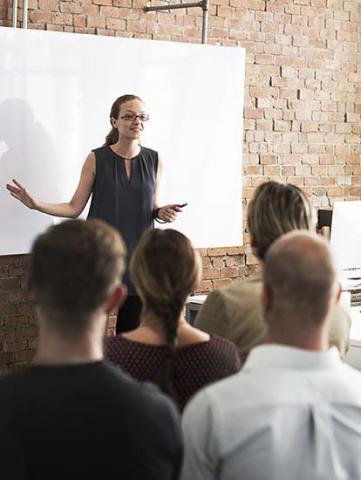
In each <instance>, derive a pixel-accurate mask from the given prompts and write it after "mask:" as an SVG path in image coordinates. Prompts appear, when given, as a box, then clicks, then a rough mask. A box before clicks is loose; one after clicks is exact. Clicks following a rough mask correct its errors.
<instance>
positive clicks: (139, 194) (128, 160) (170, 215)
mask: <svg viewBox="0 0 361 480" xmlns="http://www.w3.org/2000/svg"><path fill="white" fill-rule="evenodd" d="M148 120H149V115H148V113H146V110H145V105H144V102H143V101H142V99H141V98H139V97H137V96H136V95H123V96H121V97H119V98H117V99H116V100H115V102H114V103H113V105H112V108H111V111H110V124H111V130H110V132H109V133H108V135H107V136H106V139H105V144H104V145H103V146H102V147H100V148H96V149H94V150H93V151H92V152H91V153H89V155H88V156H87V158H86V159H85V162H84V164H83V168H82V171H81V175H80V180H79V184H78V187H77V189H76V191H75V193H74V195H73V197H72V199H71V200H70V202H67V203H56V204H50V203H44V202H41V201H38V200H37V199H35V198H34V197H33V196H32V195H31V194H30V193H29V192H28V191H27V190H26V188H25V187H23V186H22V185H21V184H20V183H19V182H17V181H16V180H13V183H12V184H8V185H7V189H8V190H9V191H10V194H11V195H12V196H13V197H15V198H16V199H17V200H19V201H20V202H22V203H23V204H24V205H26V206H27V207H28V208H30V209H35V210H38V211H39V212H42V213H46V214H49V215H53V216H58V217H68V218H76V217H78V216H79V215H80V214H81V212H82V211H83V209H84V207H85V205H86V203H87V201H88V199H89V197H90V195H92V200H91V205H90V209H89V215H88V218H89V217H92V218H98V219H101V220H104V221H106V222H108V223H109V224H110V225H112V226H113V227H115V228H117V229H118V231H119V232H120V233H121V235H122V237H123V239H124V241H125V243H126V246H127V250H128V259H130V257H131V255H132V253H133V250H134V248H135V247H136V245H137V243H138V240H139V238H140V237H141V235H142V233H143V232H144V231H146V230H148V229H149V228H151V227H152V226H153V221H154V219H156V220H157V219H159V220H160V221H161V222H163V223H164V222H173V221H174V220H175V218H176V216H177V213H178V212H180V211H182V209H181V207H180V205H177V204H173V205H166V206H164V207H159V205H158V198H157V193H158V190H159V180H160V174H161V170H162V165H161V163H160V161H159V158H158V153H157V152H156V151H154V150H151V149H150V148H146V147H143V146H142V145H141V144H140V138H141V134H142V132H143V129H144V124H145V123H146V122H147V121H148ZM124 281H125V284H126V286H127V287H128V298H127V300H126V302H125V304H124V305H123V307H122V309H121V310H120V312H119V314H118V321H117V332H120V331H129V330H132V329H134V328H136V327H137V326H138V324H139V315H140V311H141V302H140V299H139V297H138V296H137V295H136V292H135V289H134V287H133V285H132V283H131V282H130V280H129V277H128V275H127V273H126V275H125V279H124Z"/></svg>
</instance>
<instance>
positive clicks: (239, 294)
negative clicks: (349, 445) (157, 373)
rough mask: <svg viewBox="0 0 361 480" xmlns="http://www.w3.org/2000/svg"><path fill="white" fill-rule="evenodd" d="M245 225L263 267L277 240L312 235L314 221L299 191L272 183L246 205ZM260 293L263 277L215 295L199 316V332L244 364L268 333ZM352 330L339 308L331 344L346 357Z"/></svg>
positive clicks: (238, 284)
mask: <svg viewBox="0 0 361 480" xmlns="http://www.w3.org/2000/svg"><path fill="white" fill-rule="evenodd" d="M247 223H248V231H249V234H250V240H251V246H252V249H253V252H254V254H255V255H256V256H257V257H258V259H259V261H260V263H261V266H262V264H263V261H264V258H265V255H266V253H267V250H268V248H269V247H270V245H271V244H272V243H273V242H274V241H275V240H277V238H279V237H280V236H281V235H283V234H285V233H287V232H290V231H293V230H300V229H306V230H310V231H312V232H314V231H315V223H316V217H315V215H314V211H313V208H312V206H311V204H310V202H309V200H308V198H307V197H306V195H305V194H304V192H303V191H302V190H301V189H300V188H298V187H297V186H295V185H291V184H282V183H278V182H274V181H270V182H266V183H263V184H262V185H260V186H259V187H258V188H257V189H256V192H255V194H254V197H253V199H252V200H251V202H250V204H249V206H248V212H247ZM261 290H262V272H260V273H257V274H255V275H252V276H250V277H247V278H244V279H240V280H238V281H236V282H234V283H232V284H231V285H228V286H226V287H224V288H221V289H218V290H214V291H213V292H211V293H210V294H209V295H208V298H207V300H206V302H205V303H204V305H203V307H202V308H201V309H200V312H199V313H198V315H197V317H196V321H195V325H196V327H198V328H200V329H201V330H204V331H205V332H208V333H213V334H215V335H220V336H221V337H224V338H227V339H228V340H231V341H232V342H234V343H235V345H236V346H237V347H238V352H239V355H240V358H241V361H242V363H243V362H244V361H245V359H246V358H247V355H248V353H249V351H250V350H251V348H252V347H254V346H255V345H258V344H260V343H262V341H263V340H264V338H265V336H266V334H267V325H266V323H265V322H264V319H263V315H262V306H261ZM350 326H351V319H350V315H349V313H348V312H347V310H346V309H345V308H343V307H341V306H338V307H337V308H336V309H335V311H334V314H333V316H332V319H331V328H330V336H329V342H330V344H331V345H336V346H337V348H338V349H339V352H340V354H341V356H342V357H344V356H345V354H346V352H347V350H348V347H349V334H350Z"/></svg>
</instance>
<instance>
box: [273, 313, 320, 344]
mask: <svg viewBox="0 0 361 480" xmlns="http://www.w3.org/2000/svg"><path fill="white" fill-rule="evenodd" d="M267 323H268V326H269V329H268V334H267V336H266V339H265V343H279V344H281V345H287V346H290V347H295V348H302V349H304V350H313V351H324V350H327V349H328V348H329V344H328V330H327V328H326V326H325V324H322V325H321V326H319V327H310V326H307V327H305V326H301V327H298V326H297V325H296V322H294V323H293V325H292V330H291V331H290V326H289V325H288V326H287V325H286V324H285V323H282V322H279V318H277V321H274V322H272V320H271V321H268V322H267ZM301 325H302V324H301Z"/></svg>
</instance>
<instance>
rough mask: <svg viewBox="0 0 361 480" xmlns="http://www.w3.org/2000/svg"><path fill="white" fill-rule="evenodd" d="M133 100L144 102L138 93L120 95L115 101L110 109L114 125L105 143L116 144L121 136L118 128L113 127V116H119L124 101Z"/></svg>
mask: <svg viewBox="0 0 361 480" xmlns="http://www.w3.org/2000/svg"><path fill="white" fill-rule="evenodd" d="M131 100H139V101H140V102H142V103H144V102H143V100H142V99H141V98H140V97H137V95H130V94H127V95H122V96H121V97H118V98H117V99H116V100H115V102H114V103H113V105H112V108H111V110H110V115H109V117H110V125H111V126H112V128H111V130H110V132H109V133H108V135H107V136H106V137H105V144H104V145H114V143H117V141H118V138H119V133H118V130H117V129H116V128H115V127H113V125H112V118H115V119H117V118H119V114H120V108H121V106H122V105H123V103H126V102H130V101H131Z"/></svg>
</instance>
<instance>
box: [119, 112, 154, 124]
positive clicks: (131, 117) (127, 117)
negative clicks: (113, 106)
mask: <svg viewBox="0 0 361 480" xmlns="http://www.w3.org/2000/svg"><path fill="white" fill-rule="evenodd" d="M119 118H121V119H122V120H125V121H126V122H134V121H135V120H136V119H137V118H139V120H140V121H141V122H147V121H148V120H149V115H148V113H139V114H138V115H136V114H135V113H126V114H124V115H121V116H120V117H119Z"/></svg>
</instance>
